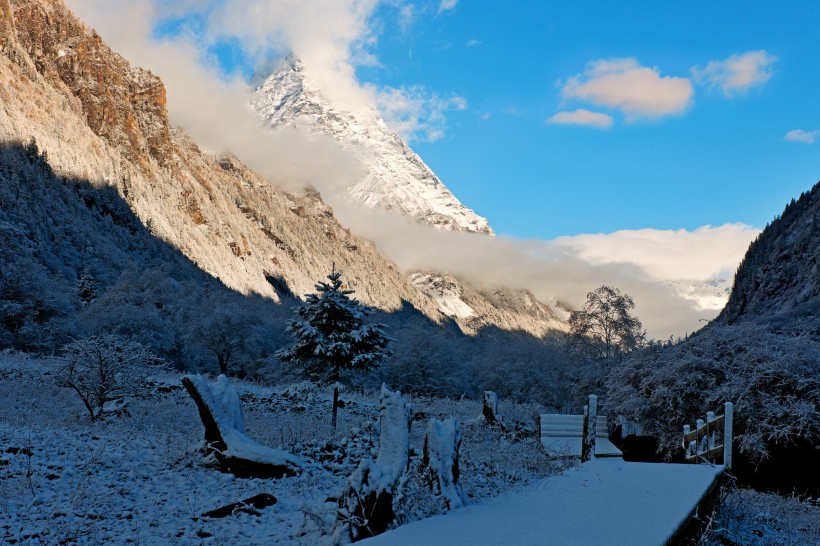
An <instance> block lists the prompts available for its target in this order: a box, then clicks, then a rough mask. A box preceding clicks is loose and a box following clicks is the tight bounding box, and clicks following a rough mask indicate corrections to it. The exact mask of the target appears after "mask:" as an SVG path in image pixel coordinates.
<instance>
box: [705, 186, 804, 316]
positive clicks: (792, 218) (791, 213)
mask: <svg viewBox="0 0 820 546" xmlns="http://www.w3.org/2000/svg"><path fill="white" fill-rule="evenodd" d="M819 260H820V183H818V184H815V185H814V187H813V188H812V189H811V190H809V191H807V192H805V193H803V194H802V195H801V196H800V198H799V199H798V200H797V201H792V202H791V203H790V204H789V205H788V206H787V207H786V209H785V210H784V211H783V214H782V215H781V216H780V217H779V218H777V219H775V220H774V221H773V222H772V223H771V224H769V225H768V226H767V227H766V229H764V230H763V232H762V233H761V234H760V235H759V236H758V238H757V239H756V240H755V241H754V242H753V243H752V244H751V246H750V247H749V251H748V252H747V253H746V256H745V257H744V258H743V261H742V262H741V263H740V266H739V267H738V269H737V274H736V275H735V282H734V286H733V288H732V293H731V295H730V297H729V302H728V303H727V304H726V307H725V308H724V309H723V311H722V312H721V314H720V316H719V317H718V318H717V321H718V322H722V323H726V324H732V323H735V322H738V321H743V320H755V319H763V318H765V317H770V316H772V315H788V314H789V313H802V312H810V313H814V314H815V316H816V314H817V312H818V309H820V263H819V262H818V261H819Z"/></svg>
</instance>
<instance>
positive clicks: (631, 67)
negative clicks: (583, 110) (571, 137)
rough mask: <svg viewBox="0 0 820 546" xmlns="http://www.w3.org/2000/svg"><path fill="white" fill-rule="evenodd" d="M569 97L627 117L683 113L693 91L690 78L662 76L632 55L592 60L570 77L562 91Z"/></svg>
mask: <svg viewBox="0 0 820 546" xmlns="http://www.w3.org/2000/svg"><path fill="white" fill-rule="evenodd" d="M561 92H562V94H563V96H564V98H565V99H567V100H571V99H576V100H581V101H585V102H589V103H591V104H594V105H595V106H598V107H606V108H616V109H618V110H621V111H622V112H623V113H624V115H626V117H627V119H628V120H635V119H638V118H658V117H662V116H668V115H672V114H681V113H683V112H684V111H685V110H686V109H687V108H688V107H689V106H690V105H691V104H692V96H693V94H694V91H693V89H692V82H690V81H689V80H688V79H687V78H678V77H671V76H661V75H660V71H659V70H658V69H657V68H649V67H646V66H641V65H640V63H639V62H638V61H637V60H636V59H633V58H614V59H602V60H597V61H592V62H590V63H588V64H587V66H586V69H585V70H584V72H583V73H581V74H576V75H575V76H572V77H570V78H569V79H568V80H567V81H566V83H564V84H563V88H562V90H561Z"/></svg>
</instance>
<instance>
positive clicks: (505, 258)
mask: <svg viewBox="0 0 820 546" xmlns="http://www.w3.org/2000/svg"><path fill="white" fill-rule="evenodd" d="M322 195H323V196H324V197H325V198H326V199H328V200H329V202H330V204H331V205H332V206H333V210H334V211H335V212H336V215H337V217H338V218H339V219H340V221H341V222H342V223H343V224H344V225H346V226H348V227H349V228H350V229H351V230H353V231H354V232H355V233H357V234H360V235H362V236H364V237H366V238H368V239H370V240H372V241H374V242H375V243H376V245H377V246H378V248H379V249H380V250H381V251H382V252H384V253H385V254H387V255H388V256H389V257H390V258H391V259H393V260H394V261H395V262H396V263H397V264H398V265H399V266H400V267H401V268H402V269H403V270H405V271H414V270H430V269H432V270H437V271H448V272H450V273H452V274H454V275H457V276H460V277H463V278H465V279H467V280H469V281H472V282H474V283H476V284H478V285H482V286H494V285H499V286H507V287H510V288H522V289H528V290H531V291H532V293H533V294H534V295H535V296H536V297H537V298H539V299H540V300H541V301H545V302H555V301H559V300H560V301H562V302H566V303H568V304H569V305H571V306H573V307H574V308H576V309H577V308H579V307H580V306H581V305H583V303H584V300H585V297H586V294H587V292H589V291H591V290H594V289H595V288H597V287H599V286H601V285H602V284H609V285H613V286H617V287H618V288H619V289H621V290H622V291H623V292H625V293H627V294H629V295H631V296H632V297H633V298H634V299H635V303H636V309H635V311H636V315H637V316H638V317H639V318H640V319H641V320H642V321H643V323H644V325H645V327H646V328H647V330H648V332H649V336H650V337H652V338H655V339H666V338H668V337H669V336H670V335H676V336H678V335H680V336H682V335H683V334H684V333H686V332H693V331H695V330H697V329H700V328H701V327H702V326H703V322H701V320H702V319H711V318H713V317H715V316H716V315H717V312H718V309H716V308H715V307H714V306H710V307H708V308H707V307H705V306H704V305H702V302H701V301H697V300H695V299H694V298H692V297H688V295H687V294H686V293H683V291H682V290H681V287H680V286H676V285H672V284H670V283H669V281H670V280H675V279H680V278H685V279H686V280H699V281H709V280H712V279H714V278H715V277H719V276H721V275H731V273H733V272H734V271H735V269H736V268H737V265H738V263H739V262H740V259H741V257H742V256H743V254H744V252H745V251H746V248H747V247H748V244H749V241H750V240H751V239H753V238H754V236H755V235H756V234H757V233H758V231H757V230H755V229H754V228H750V227H748V226H743V225H727V226H721V227H718V228H711V227H704V228H700V229H698V230H695V231H692V232H687V231H683V230H679V231H661V230H635V231H625V232H618V233H615V234H608V235H581V236H577V237H565V238H560V239H557V240H555V241H523V240H519V239H512V238H509V237H504V236H497V237H482V236H475V235H474V234H473V235H471V234H463V233H452V232H441V231H438V230H436V229H434V228H431V227H425V226H421V225H418V224H411V223H410V222H409V221H408V220H406V219H404V218H402V217H400V216H398V215H397V214H394V213H390V212H384V211H378V210H374V209H366V210H365V209H362V208H361V207H358V206H356V205H355V204H351V203H349V202H348V201H346V200H345V199H344V198H343V197H342V196H340V195H338V194H336V195H334V194H332V193H328V192H323V193H322ZM664 260H670V261H671V264H669V265H666V264H664Z"/></svg>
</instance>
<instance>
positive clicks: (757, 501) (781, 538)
mask: <svg viewBox="0 0 820 546" xmlns="http://www.w3.org/2000/svg"><path fill="white" fill-rule="evenodd" d="M721 497H722V499H721V503H720V504H719V505H718V507H717V510H716V511H715V513H714V514H713V515H712V517H711V518H709V519H708V525H707V528H706V532H705V533H704V535H703V537H702V538H701V540H700V541H699V542H698V544H699V545H701V546H712V545H714V546H723V545H726V544H749V545H755V546H757V545H760V546H763V545H767V546H781V545H782V546H786V545H792V544H820V505H818V503H817V501H812V500H810V499H805V500H801V499H799V498H796V497H781V496H779V495H774V494H771V493H760V492H757V491H753V490H751V489H737V488H727V489H725V490H724V491H722V494H721Z"/></svg>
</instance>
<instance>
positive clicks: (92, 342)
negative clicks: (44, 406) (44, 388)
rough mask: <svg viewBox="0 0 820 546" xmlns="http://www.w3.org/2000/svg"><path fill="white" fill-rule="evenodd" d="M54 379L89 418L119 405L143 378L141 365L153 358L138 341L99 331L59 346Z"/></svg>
mask: <svg viewBox="0 0 820 546" xmlns="http://www.w3.org/2000/svg"><path fill="white" fill-rule="evenodd" d="M60 360H61V362H62V367H61V368H60V371H59V374H58V379H57V382H58V384H59V385H60V386H62V387H67V388H70V389H73V390H74V392H76V393H77V395H78V396H79V397H80V400H82V402H83V404H84V405H85V408H86V409H87V410H88V414H89V416H90V417H91V420H92V421H96V420H97V419H99V418H100V417H102V415H103V414H104V413H105V412H106V411H107V410H108V409H109V408H111V407H112V404H113V405H114V406H115V407H117V406H118V407H122V406H121V405H122V403H123V402H122V401H123V400H124V398H125V397H126V396H128V395H133V394H136V392H137V391H138V390H139V388H140V385H141V383H142V380H143V378H144V375H145V374H144V372H143V369H142V367H143V365H144V364H146V363H148V362H150V361H156V358H155V357H153V355H152V354H151V353H150V352H149V351H148V350H147V349H146V348H145V347H144V346H143V345H140V344H139V343H135V342H133V341H128V340H126V339H125V338H123V337H121V336H117V335H114V334H99V335H93V336H88V337H84V338H82V339H78V340H75V341H72V342H71V343H69V344H68V345H66V346H65V347H63V356H62V357H61V358H60Z"/></svg>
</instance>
